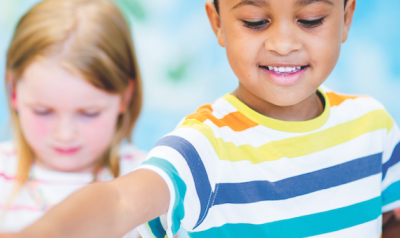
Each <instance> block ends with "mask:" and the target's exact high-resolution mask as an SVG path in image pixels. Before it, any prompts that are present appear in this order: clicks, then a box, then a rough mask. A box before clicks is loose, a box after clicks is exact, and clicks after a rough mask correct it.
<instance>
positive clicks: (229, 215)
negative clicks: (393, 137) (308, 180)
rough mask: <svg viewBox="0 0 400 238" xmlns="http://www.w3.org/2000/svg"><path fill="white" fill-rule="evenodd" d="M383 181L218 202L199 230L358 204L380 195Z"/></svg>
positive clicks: (369, 179) (377, 177)
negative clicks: (256, 199)
mask: <svg viewBox="0 0 400 238" xmlns="http://www.w3.org/2000/svg"><path fill="white" fill-rule="evenodd" d="M380 182H381V176H380V174H378V175H374V176H370V177H367V178H364V179H362V180H358V181H355V182H352V183H348V184H344V185H341V186H338V187H333V188H330V189H325V190H320V191H317V192H314V193H311V194H307V195H303V196H299V197H295V198H291V199H286V200H280V201H265V202H257V203H251V204H223V205H217V206H214V207H212V208H211V209H210V211H209V213H208V216H207V218H206V219H205V220H204V222H203V223H202V224H201V225H200V226H199V227H198V228H196V230H195V231H196V232H197V231H204V230H207V229H210V228H212V227H220V226H223V225H224V224H227V223H230V224H237V223H248V224H265V223H269V222H274V221H280V220H285V219H291V218H295V217H301V216H306V215H310V214H315V213H320V212H325V211H330V210H333V209H338V208H342V207H346V206H350V205H354V204H357V203H360V202H364V201H368V200H370V199H372V198H376V197H378V196H380V194H381V192H380ZM288 229H290V228H288Z"/></svg>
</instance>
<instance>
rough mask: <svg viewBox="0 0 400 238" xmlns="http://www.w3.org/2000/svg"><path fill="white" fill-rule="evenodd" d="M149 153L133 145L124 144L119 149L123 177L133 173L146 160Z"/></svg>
mask: <svg viewBox="0 0 400 238" xmlns="http://www.w3.org/2000/svg"><path fill="white" fill-rule="evenodd" d="M146 156H147V153H146V152H144V151H142V150H139V149H138V148H136V147H135V146H134V145H132V144H131V143H122V144H121V146H120V149H119V158H120V171H121V173H120V174H121V175H125V174H128V173H130V172H132V171H133V170H134V169H136V167H138V166H139V165H140V164H141V163H142V162H143V161H144V160H145V159H146Z"/></svg>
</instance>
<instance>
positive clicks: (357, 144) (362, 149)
mask: <svg viewBox="0 0 400 238" xmlns="http://www.w3.org/2000/svg"><path fill="white" fill-rule="evenodd" d="M383 130H384V129H383ZM381 135H382V130H378V131H373V132H370V133H367V134H364V135H361V136H359V137H357V138H355V139H353V140H351V141H349V142H346V143H342V144H339V145H337V146H334V147H330V148H328V149H326V150H322V151H318V152H316V153H313V154H308V155H305V156H301V157H296V158H290V159H289V158H281V159H279V160H276V161H266V162H262V163H259V164H252V163H250V162H249V161H238V162H231V161H227V160H221V161H219V163H220V168H221V171H220V173H221V176H220V178H219V181H218V182H219V183H242V182H249V181H261V180H268V181H270V182H276V181H279V180H282V179H286V178H290V177H294V176H297V175H301V174H306V173H311V172H314V171H318V170H321V169H325V168H329V167H332V166H335V165H339V164H342V163H346V162H348V161H351V160H354V159H358V158H362V157H365V156H368V155H372V154H377V153H381V152H382V140H379V139H376V138H379V137H381ZM371 138H374V139H373V140H372V139H371ZM375 139H376V141H375Z"/></svg>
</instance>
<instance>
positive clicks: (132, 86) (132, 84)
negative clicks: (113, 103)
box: [119, 79, 135, 113]
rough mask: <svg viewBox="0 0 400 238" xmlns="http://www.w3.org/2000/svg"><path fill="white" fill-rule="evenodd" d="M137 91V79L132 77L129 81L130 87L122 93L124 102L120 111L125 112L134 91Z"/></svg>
mask: <svg viewBox="0 0 400 238" xmlns="http://www.w3.org/2000/svg"><path fill="white" fill-rule="evenodd" d="M134 91H135V80H134V79H130V80H129V83H128V88H127V89H126V90H125V92H124V94H123V95H122V102H121V107H120V109H119V112H120V113H124V112H125V111H126V109H127V108H128V106H129V103H130V102H131V100H132V95H133V92H134Z"/></svg>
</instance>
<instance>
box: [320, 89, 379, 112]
mask: <svg viewBox="0 0 400 238" xmlns="http://www.w3.org/2000/svg"><path fill="white" fill-rule="evenodd" d="M320 90H321V91H322V92H323V93H324V94H325V95H326V98H327V99H328V101H329V106H330V107H331V108H334V107H350V108H356V107H363V108H364V107H369V108H371V109H385V107H384V106H383V104H382V103H380V102H379V101H378V100H376V99H375V98H373V97H371V96H368V95H357V94H345V93H340V92H336V91H333V90H331V89H329V88H327V87H325V86H321V87H320Z"/></svg>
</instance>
